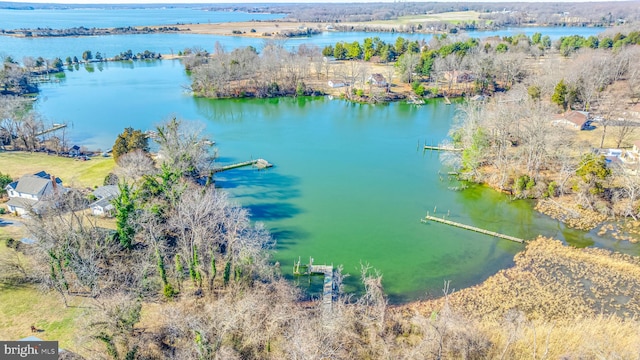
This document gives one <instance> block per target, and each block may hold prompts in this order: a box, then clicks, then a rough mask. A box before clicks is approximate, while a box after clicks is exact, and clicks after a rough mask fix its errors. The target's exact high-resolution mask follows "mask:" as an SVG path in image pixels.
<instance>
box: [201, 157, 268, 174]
mask: <svg viewBox="0 0 640 360" xmlns="http://www.w3.org/2000/svg"><path fill="white" fill-rule="evenodd" d="M245 166H256V167H257V168H258V169H264V168H269V167H272V166H273V165H272V164H271V163H269V162H268V161H267V160H265V159H255V160H249V161H243V162H239V163H235V164H231V165H226V166H221V167H218V168H215V169H213V172H214V173H219V172H223V171H227V170H231V169H237V168H241V167H245Z"/></svg>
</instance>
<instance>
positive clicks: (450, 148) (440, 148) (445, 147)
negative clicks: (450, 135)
mask: <svg viewBox="0 0 640 360" xmlns="http://www.w3.org/2000/svg"><path fill="white" fill-rule="evenodd" d="M424 149H425V150H437V151H462V150H464V149H458V148H455V147H453V146H450V145H437V146H431V145H425V146H424Z"/></svg>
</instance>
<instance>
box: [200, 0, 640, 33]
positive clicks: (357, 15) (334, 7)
mask: <svg viewBox="0 0 640 360" xmlns="http://www.w3.org/2000/svg"><path fill="white" fill-rule="evenodd" d="M212 9H215V8H212ZM256 9H257V10H258V11H264V12H271V13H285V14H288V15H287V19H289V20H292V21H312V22H327V23H341V22H363V21H372V20H392V19H397V18H398V17H400V16H415V15H428V14H431V13H446V12H453V11H477V12H479V13H481V15H480V21H476V25H475V26H477V27H481V26H492V27H500V26H523V25H530V24H537V25H549V26H566V25H572V26H611V25H614V24H616V23H618V22H619V21H626V22H629V21H634V20H638V19H640V5H638V4H637V3H628V2H625V3H610V2H595V3H593V2H592V3H589V4H588V5H586V4H584V3H563V2H561V3H535V4H534V3H459V4H456V3H453V4H452V3H420V2H396V3H375V4H373V3H372V4H366V3H354V4H334V3H332V4H295V6H292V5H288V4H269V5H263V6H250V7H249V6H236V7H234V10H240V11H256ZM433 23H434V22H432V21H428V20H425V22H424V23H423V24H422V25H423V27H424V29H428V28H429V27H430V26H431V25H432V24H433ZM471 24H472V21H468V22H466V23H465V22H463V23H462V24H460V26H462V27H465V26H468V25H471ZM452 28H453V27H452Z"/></svg>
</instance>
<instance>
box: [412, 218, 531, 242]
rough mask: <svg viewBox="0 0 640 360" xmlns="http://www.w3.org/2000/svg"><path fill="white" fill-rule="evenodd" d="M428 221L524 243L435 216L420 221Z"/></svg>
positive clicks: (514, 238)
mask: <svg viewBox="0 0 640 360" xmlns="http://www.w3.org/2000/svg"><path fill="white" fill-rule="evenodd" d="M428 220H431V221H435V222H439V223H442V224H447V225H451V226H455V227H458V228H461V229H466V230H471V231H475V232H477V233H481V234H485V235H490V236H495V237H497V238H500V239H505V240H509V241H515V242H517V243H523V242H524V240H523V239H520V238H517V237H515V236H510V235H505V234H500V233H497V232H495V231H489V230H485V229H481V228H478V227H475V226H470V225H465V224H461V223H457V222H455V221H450V220H445V219H441V218H438V217H435V216H431V215H427V216H426V217H425V219H423V220H421V221H422V222H424V223H426V222H427V221H428Z"/></svg>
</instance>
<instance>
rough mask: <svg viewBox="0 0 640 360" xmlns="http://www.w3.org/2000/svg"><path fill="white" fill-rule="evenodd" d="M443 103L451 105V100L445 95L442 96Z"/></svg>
mask: <svg viewBox="0 0 640 360" xmlns="http://www.w3.org/2000/svg"><path fill="white" fill-rule="evenodd" d="M444 103H445V104H447V105H451V100H449V98H448V97H447V96H446V95H445V96H444Z"/></svg>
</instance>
